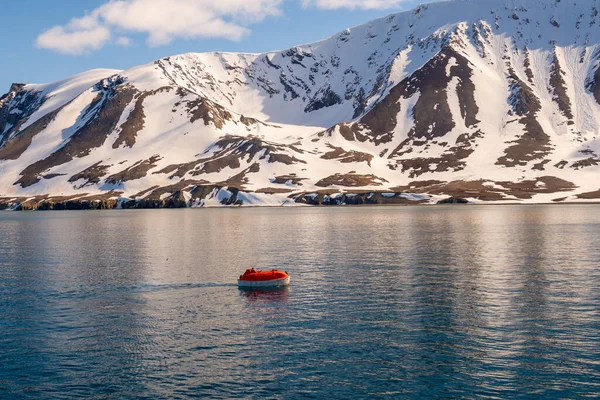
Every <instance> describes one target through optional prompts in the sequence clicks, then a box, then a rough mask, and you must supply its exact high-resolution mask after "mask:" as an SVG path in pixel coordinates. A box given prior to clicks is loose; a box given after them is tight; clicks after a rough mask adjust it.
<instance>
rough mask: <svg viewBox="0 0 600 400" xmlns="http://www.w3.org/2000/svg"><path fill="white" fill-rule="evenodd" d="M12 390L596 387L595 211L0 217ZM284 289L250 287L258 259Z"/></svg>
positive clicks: (374, 392)
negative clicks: (278, 273) (247, 272)
mask: <svg viewBox="0 0 600 400" xmlns="http://www.w3.org/2000/svg"><path fill="white" fill-rule="evenodd" d="M0 235H1V240H0V307H1V308H0V398H1V399H13V398H14V399H20V398H59V399H60V398H69V399H80V398H84V397H85V398H98V399H109V398H148V399H177V398H192V397H208V398H317V399H323V398H327V397H330V398H434V397H438V398H439V397H443V398H447V397H466V398H472V397H480V398H515V397H522V398H527V397H530V398H578V397H585V396H590V397H598V396H600V315H599V314H600V206H579V205H572V206H485V207H461V206H454V207H452V206H448V207H445V206H439V207H437V206H436V207H355V208H351V207H338V208H262V209H261V208H254V209H200V210H189V209H187V210H127V211H126V210H115V211H87V212H75V211H73V212H60V211H55V212H46V213H44V212H1V213H0ZM250 266H255V267H259V268H263V269H271V268H279V269H283V270H287V271H288V272H289V273H290V274H291V276H292V285H291V287H290V288H289V289H288V290H283V291H275V292H247V291H240V290H238V289H237V287H236V286H235V282H236V279H237V277H238V275H239V274H240V273H241V272H243V270H244V269H245V268H246V267H250Z"/></svg>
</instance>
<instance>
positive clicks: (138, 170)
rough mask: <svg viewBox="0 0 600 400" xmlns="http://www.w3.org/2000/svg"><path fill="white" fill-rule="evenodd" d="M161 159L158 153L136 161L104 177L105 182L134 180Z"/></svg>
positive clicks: (113, 183) (114, 182)
mask: <svg viewBox="0 0 600 400" xmlns="http://www.w3.org/2000/svg"><path fill="white" fill-rule="evenodd" d="M161 159H162V158H161V157H160V156H159V155H154V156H152V157H150V158H149V159H148V160H143V161H138V162H136V163H135V164H133V165H132V166H131V167H129V168H127V169H125V170H123V171H121V172H118V173H116V174H113V175H111V176H109V177H108V178H106V183H109V184H112V185H116V184H119V183H121V182H127V181H134V180H136V179H140V178H143V177H145V176H146V174H147V173H148V171H149V170H151V169H152V168H154V167H156V165H157V163H158V161H160V160H161Z"/></svg>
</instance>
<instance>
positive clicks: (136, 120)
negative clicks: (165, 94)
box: [112, 92, 151, 149]
mask: <svg viewBox="0 0 600 400" xmlns="http://www.w3.org/2000/svg"><path fill="white" fill-rule="evenodd" d="M150 94H151V93H150V92H145V93H141V94H140V95H139V96H138V97H137V100H136V102H135V106H134V108H133V110H132V111H131V113H130V114H129V117H128V118H127V121H125V122H124V123H123V124H122V125H121V131H120V132H119V137H117V140H115V142H114V143H113V145H112V147H113V149H117V148H119V147H120V146H121V145H123V144H125V146H127V147H133V145H134V144H135V138H136V136H137V133H138V132H139V131H141V130H142V129H144V119H145V118H146V114H144V100H145V99H146V97H148V96H149V95H150Z"/></svg>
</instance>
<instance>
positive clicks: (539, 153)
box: [496, 69, 552, 167]
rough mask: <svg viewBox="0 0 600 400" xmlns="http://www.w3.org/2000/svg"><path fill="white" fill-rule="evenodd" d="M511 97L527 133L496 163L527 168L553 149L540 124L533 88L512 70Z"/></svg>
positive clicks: (514, 109) (510, 99)
mask: <svg viewBox="0 0 600 400" xmlns="http://www.w3.org/2000/svg"><path fill="white" fill-rule="evenodd" d="M509 75H510V76H509V79H510V80H511V82H512V83H511V86H510V89H511V93H512V94H511V96H510V98H509V103H510V104H511V105H512V107H513V112H514V113H515V114H516V115H518V116H519V117H521V118H520V119H519V123H520V124H522V125H524V130H525V133H524V134H523V135H522V136H521V137H520V138H518V139H517V140H515V141H512V142H508V143H514V144H513V145H512V146H510V147H508V148H507V149H506V150H505V151H504V154H505V155H504V156H502V157H500V158H499V159H498V161H496V165H503V166H506V167H515V166H517V165H520V166H525V165H527V163H529V162H530V161H533V160H541V159H544V158H545V157H546V156H548V155H549V154H550V153H551V151H552V147H551V146H550V136H548V135H547V134H546V133H545V132H544V130H543V129H542V126H541V125H540V123H539V122H538V120H537V118H536V116H537V113H538V112H539V111H540V110H541V105H540V101H539V99H538V98H537V96H536V95H535V93H534V92H533V91H532V90H531V88H530V87H529V86H528V85H527V84H526V83H525V82H523V81H522V80H520V79H519V78H518V77H517V75H516V74H515V72H514V71H513V70H512V69H510V72H509Z"/></svg>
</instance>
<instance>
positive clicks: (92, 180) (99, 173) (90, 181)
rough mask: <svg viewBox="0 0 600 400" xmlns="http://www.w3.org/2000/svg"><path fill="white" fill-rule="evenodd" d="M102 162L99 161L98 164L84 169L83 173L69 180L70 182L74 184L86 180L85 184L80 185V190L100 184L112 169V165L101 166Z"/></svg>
mask: <svg viewBox="0 0 600 400" xmlns="http://www.w3.org/2000/svg"><path fill="white" fill-rule="evenodd" d="M101 164H102V161H98V162H97V163H96V164H94V165H91V166H90V167H88V168H86V169H84V170H83V171H81V172H79V173H77V174H75V175H73V176H72V177H70V178H69V182H71V183H74V182H77V181H78V180H80V179H85V183H83V184H82V185H79V186H78V188H82V187H84V186H87V185H95V184H97V183H100V181H101V180H102V178H103V177H104V176H106V174H107V173H108V172H107V170H108V169H109V168H110V167H111V166H110V165H101Z"/></svg>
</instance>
